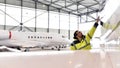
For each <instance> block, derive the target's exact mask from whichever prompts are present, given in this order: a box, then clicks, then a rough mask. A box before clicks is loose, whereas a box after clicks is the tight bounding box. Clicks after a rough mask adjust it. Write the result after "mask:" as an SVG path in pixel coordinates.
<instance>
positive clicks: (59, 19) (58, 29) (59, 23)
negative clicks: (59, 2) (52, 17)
mask: <svg viewBox="0 0 120 68" xmlns="http://www.w3.org/2000/svg"><path fill="white" fill-rule="evenodd" d="M58 12H59V29H58V34H60V9H58Z"/></svg>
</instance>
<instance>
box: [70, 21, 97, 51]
mask: <svg viewBox="0 0 120 68" xmlns="http://www.w3.org/2000/svg"><path fill="white" fill-rule="evenodd" d="M97 26H98V23H95V24H94V26H93V27H92V28H91V29H90V31H89V32H88V33H87V34H86V35H85V36H84V35H83V36H82V39H81V40H80V41H79V40H78V39H75V40H74V41H73V42H72V43H71V46H70V49H71V50H90V49H91V45H90V39H92V37H93V34H94V32H95V30H96V28H97Z"/></svg>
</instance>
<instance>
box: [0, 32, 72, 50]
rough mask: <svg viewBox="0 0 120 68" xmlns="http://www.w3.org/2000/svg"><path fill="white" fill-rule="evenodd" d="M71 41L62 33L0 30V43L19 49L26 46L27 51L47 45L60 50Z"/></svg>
mask: <svg viewBox="0 0 120 68" xmlns="http://www.w3.org/2000/svg"><path fill="white" fill-rule="evenodd" d="M70 43H71V41H70V40H69V39H67V37H66V36H64V35H62V34H55V33H43V32H20V31H9V30H0V45H3V46H7V47H10V48H16V49H18V50H21V48H24V49H25V51H29V49H30V48H41V49H44V48H46V47H49V48H51V49H52V50H54V49H57V50H60V49H61V48H65V47H66V45H69V44H70Z"/></svg>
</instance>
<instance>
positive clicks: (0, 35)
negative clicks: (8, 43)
mask: <svg viewBox="0 0 120 68" xmlns="http://www.w3.org/2000/svg"><path fill="white" fill-rule="evenodd" d="M10 37H11V32H9V31H4V30H3V31H0V40H5V39H9V38H10Z"/></svg>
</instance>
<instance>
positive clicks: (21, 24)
mask: <svg viewBox="0 0 120 68" xmlns="http://www.w3.org/2000/svg"><path fill="white" fill-rule="evenodd" d="M22 18H23V0H21V23H20V31H22V30H23V28H22V26H23V22H22Z"/></svg>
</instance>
